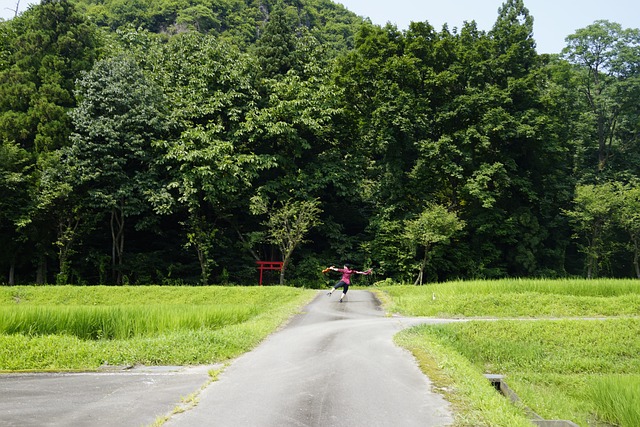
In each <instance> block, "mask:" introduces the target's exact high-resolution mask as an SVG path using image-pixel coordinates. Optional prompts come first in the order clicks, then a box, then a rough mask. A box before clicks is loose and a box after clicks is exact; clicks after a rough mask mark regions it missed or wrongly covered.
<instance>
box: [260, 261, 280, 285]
mask: <svg viewBox="0 0 640 427" xmlns="http://www.w3.org/2000/svg"><path fill="white" fill-rule="evenodd" d="M256 264H257V265H258V270H259V271H260V282H259V283H260V286H262V272H263V271H264V270H277V271H282V264H283V262H282V261H256Z"/></svg>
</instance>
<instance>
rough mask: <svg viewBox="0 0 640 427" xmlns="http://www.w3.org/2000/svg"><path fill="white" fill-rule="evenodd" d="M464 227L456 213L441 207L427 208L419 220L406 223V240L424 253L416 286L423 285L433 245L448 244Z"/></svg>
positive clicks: (415, 249) (419, 216)
mask: <svg viewBox="0 0 640 427" xmlns="http://www.w3.org/2000/svg"><path fill="white" fill-rule="evenodd" d="M464 225H465V223H464V221H461V220H459V219H458V216H457V215H456V214H455V212H450V211H448V210H447V208H446V207H444V206H441V205H431V206H427V208H426V209H425V210H424V211H422V212H421V213H420V215H418V217H417V218H415V219H411V220H407V221H406V222H405V227H406V229H405V238H406V239H407V241H408V242H409V244H410V246H411V247H413V249H414V251H417V249H418V248H420V249H422V251H423V252H424V254H423V256H422V261H421V262H420V267H419V271H418V277H417V278H416V281H415V283H414V285H422V283H423V279H424V270H425V267H426V266H427V262H428V260H429V255H430V251H431V249H432V247H433V245H435V244H438V243H446V242H448V241H449V239H450V238H451V236H453V235H454V234H455V233H456V232H458V231H460V230H462V229H463V228H464Z"/></svg>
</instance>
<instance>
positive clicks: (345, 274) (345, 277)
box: [336, 268, 371, 285]
mask: <svg viewBox="0 0 640 427" xmlns="http://www.w3.org/2000/svg"><path fill="white" fill-rule="evenodd" d="M336 271H337V272H340V273H342V277H341V278H340V280H341V281H342V282H344V283H346V284H347V285H350V284H351V275H352V274H354V273H355V274H369V273H371V270H367V271H357V270H349V269H347V268H336Z"/></svg>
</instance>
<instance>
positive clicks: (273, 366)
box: [0, 290, 453, 427]
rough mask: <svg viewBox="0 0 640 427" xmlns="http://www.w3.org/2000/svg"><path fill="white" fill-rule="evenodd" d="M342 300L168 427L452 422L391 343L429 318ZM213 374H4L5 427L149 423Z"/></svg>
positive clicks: (307, 316)
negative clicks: (392, 314) (404, 315)
mask: <svg viewBox="0 0 640 427" xmlns="http://www.w3.org/2000/svg"><path fill="white" fill-rule="evenodd" d="M338 298H339V296H338V293H336V294H334V295H333V296H332V297H331V298H330V297H327V296H326V295H325V294H324V293H320V294H319V295H318V297H317V298H316V299H315V300H314V301H313V302H312V303H311V304H310V305H308V306H307V307H306V308H305V313H303V314H301V315H298V316H296V317H295V318H294V319H293V320H292V322H290V323H289V325H288V326H287V327H286V328H284V329H282V330H281V331H279V332H278V333H276V334H273V335H272V336H271V337H269V338H268V339H267V340H265V342H264V343H262V344H261V345H260V346H259V347H258V348H256V349H255V350H254V351H252V352H249V353H247V354H245V355H243V356H241V357H240V358H238V359H237V360H235V361H234V362H233V363H232V364H231V365H230V366H229V367H227V368H226V370H225V371H224V372H223V373H222V374H221V375H220V379H219V381H217V382H214V383H212V384H210V385H209V386H208V387H206V388H205V389H204V390H203V391H202V392H201V393H200V395H199V397H198V400H199V402H198V405H197V406H196V407H194V408H192V409H190V410H188V411H186V412H184V413H181V414H178V415H174V416H173V417H172V418H171V419H170V420H169V421H168V422H167V423H166V424H165V426H167V427H175V426H189V427H193V426H198V427H199V426H230V427H231V426H232V427H239V426H260V427H270V426H273V427H275V426H278V427H286V426H321V427H325V426H349V427H358V426H366V427H374V426H385V427H386V426H392V425H397V426H403V427H410V426H421V427H427V426H446V425H449V424H452V423H453V417H452V415H451V412H450V409H449V405H448V403H447V402H446V401H445V400H444V399H443V398H442V397H441V396H440V395H438V394H436V393H432V392H431V391H430V382H429V380H428V379H427V378H426V377H425V376H424V375H423V374H422V373H421V372H420V370H419V369H418V367H417V365H416V363H415V361H414V360H413V358H412V356H411V355H410V354H409V353H408V352H406V351H404V350H402V349H400V348H398V347H396V346H395V345H394V344H393V342H392V337H393V335H394V334H395V333H397V332H398V331H400V330H401V329H403V328H404V327H407V326H410V325H412V324H416V323H419V322H422V321H424V320H419V319H415V320H411V319H403V318H391V317H385V316H384V313H383V312H382V311H381V310H380V309H379V308H378V306H377V303H376V300H375V299H374V297H373V296H372V294H371V293H369V292H366V291H354V290H351V291H350V292H349V294H348V296H347V298H346V301H345V302H343V303H338ZM211 368H212V367H210V366H202V367H185V368H181V367H164V368H137V369H133V370H130V371H127V372H118V373H99V374H88V373H87V374H24V375H18V374H16V375H13V374H12V375H0V426H2V427H4V426H20V427H28V426H91V427H111V426H118V427H123V426H124V427H127V426H132V427H140V426H148V425H150V424H152V423H153V422H154V421H155V420H156V419H157V418H158V417H159V416H162V415H166V414H168V413H170V412H171V411H172V410H173V408H175V407H176V406H177V405H178V404H179V403H180V400H181V398H182V397H185V396H188V395H190V394H191V393H193V392H196V391H198V390H200V388H201V386H202V385H204V384H205V383H206V382H207V380H208V376H207V372H208V370H209V369H211Z"/></svg>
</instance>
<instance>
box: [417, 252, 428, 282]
mask: <svg viewBox="0 0 640 427" xmlns="http://www.w3.org/2000/svg"><path fill="white" fill-rule="evenodd" d="M428 254H429V248H428V247H425V248H424V257H422V263H421V264H420V273H418V278H417V279H416V281H415V283H414V285H422V281H423V277H424V269H425V267H426V266H427V256H428Z"/></svg>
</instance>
